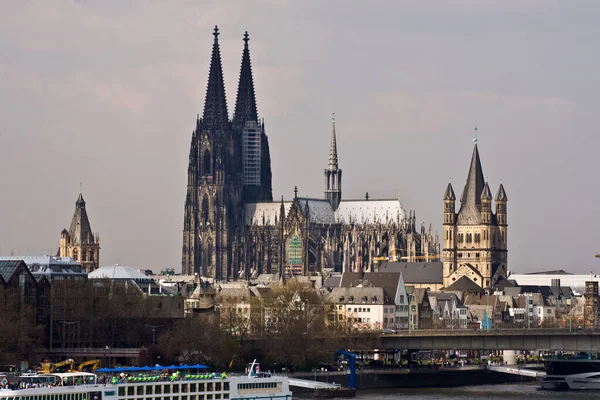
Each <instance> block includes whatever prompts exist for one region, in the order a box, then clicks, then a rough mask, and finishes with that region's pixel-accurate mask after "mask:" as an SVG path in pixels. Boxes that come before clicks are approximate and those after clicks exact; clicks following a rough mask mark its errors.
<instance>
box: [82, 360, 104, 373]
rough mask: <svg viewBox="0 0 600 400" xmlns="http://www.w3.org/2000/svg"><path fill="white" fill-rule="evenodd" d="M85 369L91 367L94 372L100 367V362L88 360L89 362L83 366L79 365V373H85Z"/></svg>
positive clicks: (85, 362)
mask: <svg viewBox="0 0 600 400" xmlns="http://www.w3.org/2000/svg"><path fill="white" fill-rule="evenodd" d="M85 367H90V372H94V371H95V370H96V369H97V368H99V367H100V360H97V359H96V360H88V361H84V362H82V363H81V364H79V367H77V371H78V372H83V369H84V368H85Z"/></svg>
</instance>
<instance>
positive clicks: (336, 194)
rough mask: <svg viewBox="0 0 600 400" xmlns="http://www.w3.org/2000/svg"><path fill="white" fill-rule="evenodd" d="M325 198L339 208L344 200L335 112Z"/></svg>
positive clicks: (326, 174)
mask: <svg viewBox="0 0 600 400" xmlns="http://www.w3.org/2000/svg"><path fill="white" fill-rule="evenodd" d="M325 199H326V200H327V201H329V204H331V208H332V209H333V211H335V210H337V208H338V206H339V205H340V201H341V200H342V170H341V169H340V168H339V167H338V156H337V142H336V138H335V114H334V116H333V118H332V119H331V141H330V143H329V162H328V165H327V169H325Z"/></svg>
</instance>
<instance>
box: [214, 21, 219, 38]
mask: <svg viewBox="0 0 600 400" xmlns="http://www.w3.org/2000/svg"><path fill="white" fill-rule="evenodd" d="M213 36H214V37H215V40H217V38H218V37H219V27H218V26H216V25H215V29H214V31H213Z"/></svg>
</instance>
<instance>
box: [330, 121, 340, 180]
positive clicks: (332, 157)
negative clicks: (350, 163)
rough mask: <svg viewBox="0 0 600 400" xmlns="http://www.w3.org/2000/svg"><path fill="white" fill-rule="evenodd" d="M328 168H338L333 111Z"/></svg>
mask: <svg viewBox="0 0 600 400" xmlns="http://www.w3.org/2000/svg"><path fill="white" fill-rule="evenodd" d="M329 169H330V170H336V169H338V156H337V142H336V139H335V113H333V117H331V141H330V143H329Z"/></svg>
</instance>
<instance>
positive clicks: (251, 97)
mask: <svg viewBox="0 0 600 400" xmlns="http://www.w3.org/2000/svg"><path fill="white" fill-rule="evenodd" d="M213 36H214V42H213V48H212V56H211V62H210V72H209V74H208V85H207V88H206V99H205V103H204V113H203V115H202V120H203V123H204V127H206V128H208V129H210V128H213V129H223V130H224V129H225V128H226V127H227V123H228V120H229V117H228V115H229V114H228V111H227V97H226V93H225V83H224V80H223V67H222V63H221V51H220V48H219V28H218V27H217V26H215V28H214V31H213ZM249 40H250V37H249V35H248V32H245V33H244V51H243V54H242V66H241V69H240V80H239V86H238V92H237V99H236V104H235V111H234V114H233V123H234V126H237V127H239V128H241V127H243V124H244V123H245V122H247V121H255V122H258V113H257V108H256V97H255V94H254V81H253V78H252V65H251V63H250V50H249V48H248V41H249Z"/></svg>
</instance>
